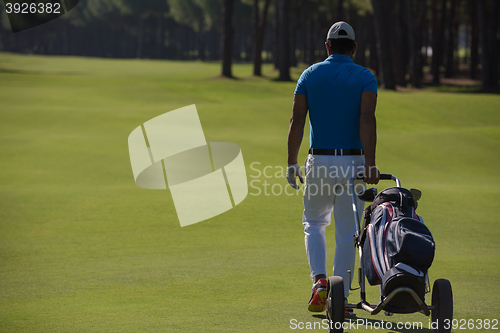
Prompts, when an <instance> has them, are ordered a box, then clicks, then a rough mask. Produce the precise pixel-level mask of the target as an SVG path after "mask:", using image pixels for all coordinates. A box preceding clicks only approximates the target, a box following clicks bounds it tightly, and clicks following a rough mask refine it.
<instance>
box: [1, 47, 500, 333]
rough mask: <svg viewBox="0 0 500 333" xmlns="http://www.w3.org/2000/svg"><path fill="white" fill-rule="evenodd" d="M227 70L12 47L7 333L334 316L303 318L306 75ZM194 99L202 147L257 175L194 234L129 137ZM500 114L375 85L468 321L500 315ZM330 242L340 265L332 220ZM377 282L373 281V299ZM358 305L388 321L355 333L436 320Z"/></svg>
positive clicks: (438, 267) (4, 154)
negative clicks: (235, 157) (301, 102)
mask: <svg viewBox="0 0 500 333" xmlns="http://www.w3.org/2000/svg"><path fill="white" fill-rule="evenodd" d="M219 70H220V65H219V64H215V63H214V64H204V63H201V62H172V61H139V60H108V59H86V58H71V57H67V58H63V57H40V56H19V55H12V54H0V170H1V174H0V332H295V331H305V332H311V331H314V330H306V329H304V330H300V329H298V328H297V329H293V325H291V321H292V323H299V322H302V323H304V324H305V325H306V323H308V322H310V323H312V324H314V322H317V323H321V320H322V319H323V318H324V317H322V316H313V315H312V314H311V313H309V312H307V301H308V300H309V296H310V287H311V281H310V280H309V277H308V276H309V270H308V265H307V259H306V256H305V250H304V241H303V230H302V225H301V211H302V208H301V196H300V193H294V192H293V190H292V189H291V188H287V189H286V191H287V192H284V189H285V188H286V180H285V178H284V176H283V173H282V168H283V167H284V166H285V163H286V135H287V130H288V124H289V117H290V112H291V101H292V94H293V90H294V86H295V85H294V83H281V82H276V81H274V80H271V79H270V78H273V77H275V76H276V73H275V72H273V70H272V68H271V67H266V68H265V71H264V72H265V74H266V75H267V76H268V77H267V78H251V77H250V73H251V67H250V66H249V65H235V66H234V72H235V75H236V76H237V77H239V78H240V79H239V80H228V79H221V78H218V77H216V76H217V75H218V73H219ZM300 71H301V69H296V70H294V71H293V73H292V74H293V77H294V78H297V77H298V75H299V74H300ZM190 104H196V106H197V109H198V113H199V115H200V119H201V123H202V125H203V129H204V132H205V137H206V138H207V141H228V142H234V143H236V144H238V145H239V146H240V147H241V150H242V153H243V158H244V160H245V165H246V168H247V176H248V180H249V182H252V183H251V185H252V186H251V187H250V188H249V195H248V196H247V198H246V199H245V200H244V201H243V202H242V203H241V204H239V205H238V206H236V207H235V208H234V209H232V210H230V211H228V212H226V213H224V214H222V215H219V216H217V217H214V218H212V219H210V220H207V221H204V222H201V223H198V224H194V225H191V226H187V227H184V228H181V227H180V225H179V222H178V220H177V215H176V212H175V209H174V206H173V202H172V197H171V195H170V192H169V191H168V190H166V191H160V190H145V189H141V188H139V187H137V186H136V185H135V183H134V180H133V175H132V170H131V166H130V160H129V155H128V147H127V138H128V135H129V133H130V132H131V131H132V130H133V129H134V128H136V127H137V126H139V125H140V124H142V123H143V122H145V121H147V120H149V119H151V118H153V117H155V116H158V115H160V114H162V113H165V112H168V111H171V110H174V109H176V108H179V107H183V106H186V105H190ZM499 111H500V96H499V95H486V94H475V93H462V94H454V93H437V92H430V91H422V92H412V93H402V92H399V93H395V92H388V91H380V93H379V103H378V109H377V116H378V118H377V121H378V133H379V145H378V165H379V167H380V169H381V171H382V172H385V173H394V174H395V175H397V176H398V177H399V178H400V179H401V181H402V185H403V186H404V187H416V188H419V189H420V190H422V192H423V196H422V199H421V201H420V206H419V208H418V212H419V214H420V215H421V216H422V217H423V218H424V221H425V222H426V224H427V225H428V227H429V228H430V230H431V231H432V232H433V234H434V237H435V240H436V251H437V252H436V258H435V261H434V264H433V267H432V268H431V271H430V278H431V282H433V281H434V280H435V279H437V278H447V279H449V280H450V281H451V283H452V286H453V291H454V308H455V313H454V316H455V318H457V319H459V320H462V323H463V320H471V319H473V320H474V321H475V322H474V323H475V324H474V325H478V323H480V322H482V321H484V320H485V319H489V320H490V321H491V320H493V319H495V320H497V322H498V320H500V305H499V304H500V303H499V302H498V297H499V296H500V270H499V264H500V241H499V239H500V224H499V221H498V220H499V218H498V209H499V207H500V204H499V203H498V187H499V186H500V175H499V172H498V170H499V168H500V112H499ZM307 135H308V133H306V137H305V139H304V144H303V147H302V149H301V154H300V159H301V160H302V161H303V160H304V158H305V156H306V151H307V149H306V148H307V145H308V137H307ZM266 167H268V168H266ZM264 168H266V169H265V170H264ZM264 171H266V173H264ZM381 185H384V184H381ZM385 185H386V186H389V185H392V184H390V183H389V182H386V184H385ZM379 187H380V186H379ZM287 194H292V195H287ZM295 194H297V195H295ZM327 237H328V241H329V244H330V247H329V259H330V260H333V250H334V246H333V239H334V228H333V226H332V227H330V228H329V229H327ZM378 292H379V288H378V287H370V288H369V300H371V301H372V302H376V301H377V298H378V295H379V293H378ZM358 297H359V294H356V292H353V294H352V295H351V297H350V300H351V301H352V302H355V301H357V299H358ZM427 299H430V295H428V296H427ZM355 313H356V317H355V318H354V319H353V320H357V319H359V320H361V319H363V320H364V319H365V318H369V320H370V322H371V323H372V324H375V325H379V327H380V325H382V322H381V321H382V320H383V321H384V324H386V322H387V321H389V322H391V323H392V325H393V329H392V330H388V329H378V330H376V329H365V328H363V327H364V326H359V327H358V328H357V329H348V330H346V331H347V332H430V330H428V329H427V328H428V324H429V318H428V317H425V316H423V315H421V314H412V315H395V316H393V317H385V316H384V315H383V314H380V315H377V316H374V317H370V315H368V314H367V313H365V312H361V311H360V310H357V311H356V312H355ZM294 320H295V321H294ZM398 322H402V323H406V322H409V323H413V322H415V323H419V322H421V323H422V325H423V327H424V328H426V329H414V330H412V329H409V330H405V329H394V327H396V323H398ZM317 325H319V324H317ZM291 326H292V327H291ZM464 327H467V326H464ZM474 327H475V328H474V329H462V330H461V329H457V330H454V332H459V331H469V332H474V331H481V330H479V329H477V326H474ZM496 327H497V328H499V327H500V323H498V324H497V325H496ZM316 331H322V330H316ZM323 331H324V330H323Z"/></svg>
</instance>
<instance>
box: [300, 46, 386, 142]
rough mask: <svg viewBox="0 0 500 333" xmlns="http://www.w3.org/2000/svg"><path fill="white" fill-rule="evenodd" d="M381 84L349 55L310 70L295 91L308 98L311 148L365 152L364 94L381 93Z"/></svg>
mask: <svg viewBox="0 0 500 333" xmlns="http://www.w3.org/2000/svg"><path fill="white" fill-rule="evenodd" d="M377 86H378V84H377V80H376V79H375V76H374V75H373V74H372V73H371V72H370V71H369V70H367V69H366V68H364V67H362V66H359V65H356V64H355V63H354V61H353V60H352V59H351V58H350V57H349V56H346V55H342V54H333V55H331V56H329V57H328V58H326V60H325V61H323V62H320V63H317V64H314V65H312V66H311V67H309V68H308V69H306V70H305V71H304V72H303V73H302V75H301V76H300V79H299V80H298V81H297V87H296V88H295V94H296V95H306V96H307V105H308V107H309V122H310V124H311V134H310V141H311V144H310V147H311V148H316V149H359V148H363V145H362V143H361V138H360V136H359V108H360V102H361V93H362V92H364V91H373V92H374V93H377Z"/></svg>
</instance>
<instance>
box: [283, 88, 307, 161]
mask: <svg viewBox="0 0 500 333" xmlns="http://www.w3.org/2000/svg"><path fill="white" fill-rule="evenodd" d="M306 116H307V96H306V95H294V97H293V108H292V118H291V119H290V128H289V129H288V164H289V165H290V164H295V163H297V159H298V155H299V149H300V144H301V143H302V137H303V136H304V125H305V123H306Z"/></svg>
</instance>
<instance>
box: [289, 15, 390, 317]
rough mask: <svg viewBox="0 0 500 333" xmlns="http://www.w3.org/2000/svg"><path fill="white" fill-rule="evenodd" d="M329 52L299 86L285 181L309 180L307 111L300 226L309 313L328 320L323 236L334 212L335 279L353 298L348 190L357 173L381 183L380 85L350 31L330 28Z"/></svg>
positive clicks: (344, 27)
mask: <svg viewBox="0 0 500 333" xmlns="http://www.w3.org/2000/svg"><path fill="white" fill-rule="evenodd" d="M325 45H326V50H327V51H328V58H326V60H325V61H323V62H320V63H317V64H314V65H312V66H311V67H309V68H308V69H306V70H305V71H304V72H303V73H302V75H301V76H300V79H299V80H298V82H297V87H296V89H295V95H294V100H293V109H292V118H291V120H290V128H289V132H288V167H287V180H288V182H289V184H290V185H291V186H292V187H294V188H295V189H299V186H298V185H297V183H296V177H299V179H300V181H301V182H304V180H303V177H302V172H301V169H300V167H299V164H298V163H297V157H298V153H299V148H300V144H301V142H302V137H303V133H304V124H305V122H306V115H307V111H308V110H309V121H310V125H311V131H310V149H309V155H308V157H307V159H306V161H305V189H304V197H303V202H304V213H303V217H302V224H303V226H304V233H305V245H306V253H307V259H308V260H309V268H310V271H311V279H312V281H313V283H314V284H313V288H312V295H311V299H310V300H309V307H308V309H309V311H312V312H322V311H324V310H325V307H326V284H327V282H326V277H327V270H326V241H325V228H326V227H327V226H328V225H329V224H330V222H331V214H332V211H333V215H334V219H335V244H336V248H335V258H334V262H333V275H336V276H341V277H342V278H343V279H344V288H345V290H344V293H345V296H346V297H347V296H348V295H349V286H350V282H351V280H350V278H351V279H352V275H353V274H351V275H349V274H348V273H347V271H348V270H350V271H351V272H352V273H353V272H354V261H355V255H356V252H355V247H354V241H353V236H354V234H355V232H356V226H355V221H354V216H353V209H352V197H351V196H350V190H349V189H348V186H347V182H348V180H349V178H350V177H352V176H353V175H357V174H358V173H359V172H363V174H364V182H365V183H368V184H377V183H378V181H379V178H380V174H379V171H378V169H377V167H376V165H375V146H376V142H377V134H376V121H375V107H376V103H377V80H376V79H375V76H374V75H373V74H372V73H371V72H370V71H368V70H367V69H365V68H363V67H361V66H358V65H356V64H354V62H353V60H352V58H353V57H354V54H355V52H356V47H357V44H356V42H355V36H354V30H353V29H352V27H351V26H350V25H349V24H347V23H346V22H337V23H335V24H334V25H332V27H331V28H330V30H329V31H328V35H327V41H326V43H325ZM360 183H361V184H359V185H361V186H364V185H363V184H362V182H361V181H360ZM358 205H359V206H358V207H359V209H358V212H359V213H360V214H361V212H362V210H363V209H362V208H363V206H362V205H363V203H362V202H361V201H359V202H358ZM349 315H350V313H349V312H347V309H346V316H349Z"/></svg>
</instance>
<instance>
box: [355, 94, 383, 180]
mask: <svg viewBox="0 0 500 333" xmlns="http://www.w3.org/2000/svg"><path fill="white" fill-rule="evenodd" d="M376 106H377V94H375V93H374V92H373V91H364V92H363V93H361V108H360V115H359V135H360V136H361V142H362V143H363V150H364V152H365V167H364V175H365V179H364V181H365V183H367V184H377V183H378V181H379V179H380V173H379V171H378V169H377V167H376V164H375V149H376V146H377V122H376V118H375V108H376Z"/></svg>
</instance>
